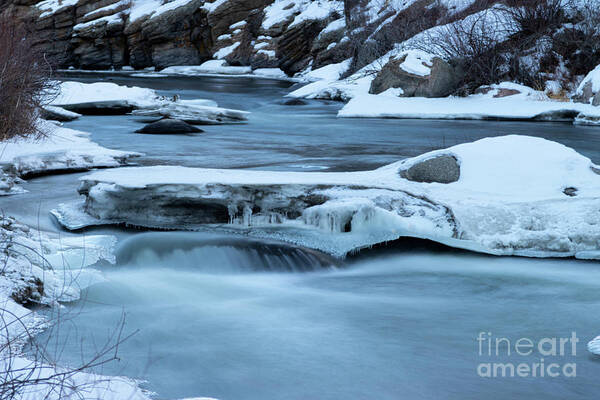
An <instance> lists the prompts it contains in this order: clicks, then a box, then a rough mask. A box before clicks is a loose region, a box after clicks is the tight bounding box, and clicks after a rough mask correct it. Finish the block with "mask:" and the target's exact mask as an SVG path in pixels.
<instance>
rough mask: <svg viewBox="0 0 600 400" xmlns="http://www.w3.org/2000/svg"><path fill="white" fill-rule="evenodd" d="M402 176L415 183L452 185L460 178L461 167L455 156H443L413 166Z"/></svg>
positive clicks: (401, 174)
mask: <svg viewBox="0 0 600 400" xmlns="http://www.w3.org/2000/svg"><path fill="white" fill-rule="evenodd" d="M400 176H401V177H403V178H404V179H408V180H409V181H413V182H426V183H432V182H437V183H452V182H456V181H458V179H459V178H460V165H459V164H458V160H457V159H456V158H455V157H454V156H451V155H441V156H437V157H434V158H429V159H427V160H424V161H421V162H417V163H415V164H413V165H412V166H411V167H410V168H408V169H406V170H402V171H400Z"/></svg>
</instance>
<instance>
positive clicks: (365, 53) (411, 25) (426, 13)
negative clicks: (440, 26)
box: [347, 0, 447, 74]
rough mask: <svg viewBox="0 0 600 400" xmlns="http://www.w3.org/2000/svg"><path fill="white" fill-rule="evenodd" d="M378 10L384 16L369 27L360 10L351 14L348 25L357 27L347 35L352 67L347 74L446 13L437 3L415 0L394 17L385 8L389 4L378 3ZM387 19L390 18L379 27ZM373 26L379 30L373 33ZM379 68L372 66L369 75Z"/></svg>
mask: <svg viewBox="0 0 600 400" xmlns="http://www.w3.org/2000/svg"><path fill="white" fill-rule="evenodd" d="M380 8H381V9H382V10H387V13H382V14H381V18H380V20H379V23H376V24H373V26H372V27H371V28H368V27H367V21H366V17H365V14H366V11H365V10H364V9H361V8H360V7H357V8H356V10H357V11H356V12H354V13H353V16H352V24H351V25H349V26H352V27H358V28H355V29H354V30H352V31H351V32H350V34H349V39H350V46H351V50H350V53H351V54H352V65H351V66H350V69H349V70H348V72H347V74H351V73H353V72H355V71H357V70H359V69H361V68H362V67H364V66H366V65H369V64H371V63H372V62H373V61H376V60H377V59H379V58H381V57H383V56H384V55H386V54H387V53H388V52H389V51H391V50H392V49H393V48H394V46H395V45H397V44H398V43H402V42H404V41H405V40H407V39H409V38H410V37H412V36H414V35H416V34H417V33H419V32H421V31H423V30H425V29H428V28H430V27H432V26H435V25H436V23H437V21H438V20H439V19H440V18H441V16H443V15H444V14H445V13H446V12H447V9H446V8H445V7H444V6H442V5H441V4H440V3H437V2H436V3H433V4H431V1H430V0H418V1H416V2H415V3H413V4H411V5H410V6H409V7H408V8H406V9H404V10H402V11H400V12H398V13H397V14H396V15H395V16H394V14H395V13H396V12H395V10H393V9H391V8H389V2H387V1H382V2H381V4H380ZM387 18H393V19H392V20H391V21H388V22H387V23H385V24H383V22H384V21H385V20H386V19H387ZM380 24H383V25H380ZM375 26H378V27H379V28H378V29H377V30H375V29H374V27H375ZM380 67H382V66H376V68H374V70H373V71H372V72H373V73H376V72H377V71H378V70H379V69H381V68H380Z"/></svg>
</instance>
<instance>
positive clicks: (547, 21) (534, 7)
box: [505, 0, 570, 37]
mask: <svg viewBox="0 0 600 400" xmlns="http://www.w3.org/2000/svg"><path fill="white" fill-rule="evenodd" d="M569 3H570V1H569V0H506V5H507V6H508V7H507V8H505V13H506V14H507V16H508V17H509V18H511V19H512V20H513V21H514V22H515V23H516V28H517V32H518V33H519V34H520V35H522V36H524V37H527V36H536V35H544V34H547V33H548V31H550V30H552V29H555V28H557V27H559V26H560V25H561V24H562V23H563V22H564V20H565V8H566V7H569Z"/></svg>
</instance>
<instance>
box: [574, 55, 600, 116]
mask: <svg viewBox="0 0 600 400" xmlns="http://www.w3.org/2000/svg"><path fill="white" fill-rule="evenodd" d="M599 87H600V65H598V66H597V67H596V68H594V69H593V70H592V71H591V72H590V73H589V74H587V75H586V77H585V78H583V81H581V83H580V84H579V87H578V88H577V90H576V91H575V94H574V95H573V98H572V99H573V101H575V102H577V103H586V104H590V103H591V104H592V105H594V106H600V90H598V88H599Z"/></svg>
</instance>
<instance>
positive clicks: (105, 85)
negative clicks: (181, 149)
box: [51, 81, 249, 125]
mask: <svg viewBox="0 0 600 400" xmlns="http://www.w3.org/2000/svg"><path fill="white" fill-rule="evenodd" d="M51 104H52V105H53V106H58V107H62V108H65V109H68V110H71V111H76V112H80V113H82V114H86V113H90V114H98V113H99V114H127V113H133V114H134V115H141V116H145V117H156V118H163V117H168V118H176V119H180V120H183V121H186V122H189V123H192V124H204V125H212V124H215V125H218V124H225V123H240V122H244V121H246V120H247V119H248V114H249V113H248V112H245V111H240V110H231V109H227V108H221V107H218V106H217V103H215V102H214V101H212V100H205V99H195V100H180V99H179V98H177V97H175V98H165V97H161V96H159V95H158V94H156V92H155V91H154V90H152V89H146V88H140V87H135V86H133V87H130V86H122V85H117V84H114V83H109V82H96V83H81V82H68V81H67V82H62V83H61V84H60V89H59V94H58V96H56V97H55V98H53V99H52V101H51Z"/></svg>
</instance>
